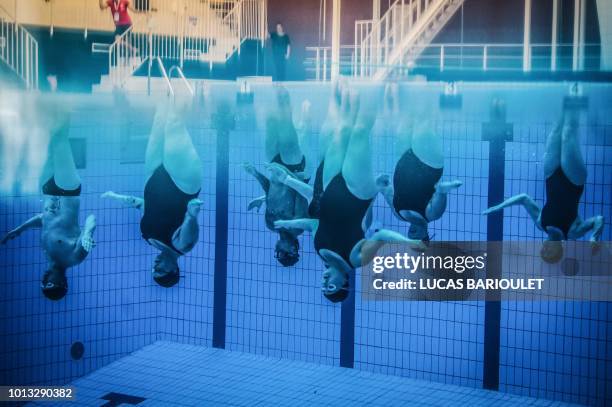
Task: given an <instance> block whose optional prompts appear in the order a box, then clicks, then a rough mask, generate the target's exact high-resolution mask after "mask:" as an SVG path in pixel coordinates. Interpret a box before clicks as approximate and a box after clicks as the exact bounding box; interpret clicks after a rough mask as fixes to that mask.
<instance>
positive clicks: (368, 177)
mask: <svg viewBox="0 0 612 407" xmlns="http://www.w3.org/2000/svg"><path fill="white" fill-rule="evenodd" d="M373 125H374V117H365V116H362V117H360V118H359V119H358V120H357V124H356V125H355V128H354V129H353V133H352V135H351V139H350V142H349V146H348V148H347V150H346V156H345V158H344V164H343V166H342V175H343V176H344V179H345V181H346V185H347V187H348V189H349V190H350V191H351V192H352V193H353V194H354V195H355V196H356V197H357V198H359V199H372V198H374V197H375V196H376V193H377V191H378V190H377V188H376V181H375V179H374V170H373V168H372V149H371V146H370V132H371V131H372V127H373Z"/></svg>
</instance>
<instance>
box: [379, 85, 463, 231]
mask: <svg viewBox="0 0 612 407" xmlns="http://www.w3.org/2000/svg"><path fill="white" fill-rule="evenodd" d="M385 102H386V103H387V104H388V105H389V106H388V109H389V110H390V112H391V115H392V117H391V122H392V123H393V125H395V124H397V129H396V131H395V132H394V133H395V134H394V136H395V137H394V139H395V141H396V148H395V151H397V152H398V153H399V154H398V156H397V157H396V158H395V160H394V161H395V162H396V163H397V164H396V166H395V172H394V174H393V182H392V183H391V180H390V177H389V176H388V175H381V176H379V177H378V179H377V180H376V185H377V187H378V188H379V190H380V192H381V193H382V195H383V196H384V197H385V200H386V201H387V203H388V204H389V207H391V209H392V210H393V214H394V215H395V216H396V217H397V218H399V219H400V220H402V221H406V222H410V229H409V231H408V237H409V238H410V239H417V240H423V241H425V242H428V241H429V239H430V238H429V232H428V223H429V222H433V221H434V220H438V219H440V218H441V217H442V215H443V214H444V212H445V211H446V203H447V195H448V193H449V192H451V191H452V190H454V189H456V188H459V187H460V186H461V185H462V184H463V183H462V182H461V181H451V182H442V181H440V179H441V178H442V173H443V172H444V155H443V153H442V140H441V138H440V136H439V135H438V134H437V133H435V132H434V131H433V130H432V129H431V127H430V126H429V124H427V123H426V122H425V123H420V124H416V125H415V124H412V123H410V122H408V121H406V120H405V119H403V118H402V117H401V109H400V100H399V92H398V88H397V86H396V85H395V86H393V85H392V86H388V87H387V88H386V91H385Z"/></svg>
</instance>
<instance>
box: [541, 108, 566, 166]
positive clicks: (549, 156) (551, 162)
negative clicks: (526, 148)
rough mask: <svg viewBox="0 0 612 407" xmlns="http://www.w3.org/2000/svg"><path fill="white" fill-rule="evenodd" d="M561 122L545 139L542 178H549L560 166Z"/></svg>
mask: <svg viewBox="0 0 612 407" xmlns="http://www.w3.org/2000/svg"><path fill="white" fill-rule="evenodd" d="M563 121H564V120H561V121H560V122H559V123H557V124H556V125H555V128H554V129H553V130H552V131H551V132H550V134H549V135H548V137H547V138H546V151H545V152H544V177H545V178H549V177H550V176H552V175H553V173H554V172H555V171H556V170H557V168H559V167H560V166H561V134H562V132H563Z"/></svg>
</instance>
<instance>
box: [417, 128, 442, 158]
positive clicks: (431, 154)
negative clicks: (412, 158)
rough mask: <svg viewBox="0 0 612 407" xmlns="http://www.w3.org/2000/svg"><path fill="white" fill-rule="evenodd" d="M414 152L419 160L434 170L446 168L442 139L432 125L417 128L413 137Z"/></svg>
mask: <svg viewBox="0 0 612 407" xmlns="http://www.w3.org/2000/svg"><path fill="white" fill-rule="evenodd" d="M412 151H413V152H414V155H416V156H417V157H418V158H419V160H421V161H422V162H423V163H425V164H427V165H429V166H430V167H432V168H443V167H444V154H443V153H442V138H441V137H440V135H439V134H437V133H436V132H435V131H434V130H433V129H432V127H431V124H430V123H427V122H425V123H422V124H419V125H417V126H415V129H414V133H413V135H412Z"/></svg>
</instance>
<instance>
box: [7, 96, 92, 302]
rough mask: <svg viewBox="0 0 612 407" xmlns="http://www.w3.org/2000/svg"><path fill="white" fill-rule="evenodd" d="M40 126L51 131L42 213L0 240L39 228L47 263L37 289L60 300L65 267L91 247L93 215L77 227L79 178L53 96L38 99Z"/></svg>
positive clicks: (66, 124)
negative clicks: (40, 105)
mask: <svg viewBox="0 0 612 407" xmlns="http://www.w3.org/2000/svg"><path fill="white" fill-rule="evenodd" d="M41 103H42V104H43V109H41V112H40V113H41V114H40V118H41V119H42V122H41V123H42V128H44V129H46V131H48V132H50V133H51V139H50V143H49V149H48V155H47V161H46V164H45V167H44V169H43V172H42V177H41V180H42V182H44V184H43V185H42V194H43V197H44V201H43V202H44V203H43V212H42V213H41V214H39V215H36V216H34V217H32V218H31V219H29V220H28V221H27V222H25V223H24V224H22V225H21V226H19V227H17V228H15V229H13V230H12V231H10V232H9V233H8V234H7V235H6V236H5V237H4V238H3V239H2V241H1V242H2V243H3V244H4V243H7V242H8V241H9V240H11V239H15V238H16V237H18V236H19V235H21V233H23V232H24V231H26V230H28V229H32V228H40V229H41V246H42V249H43V251H44V253H45V256H46V257H47V260H48V262H49V269H48V270H47V271H46V272H45V274H44V276H43V279H42V282H41V289H42V292H43V294H44V295H45V296H46V297H47V298H49V299H50V300H60V299H62V298H64V296H65V295H66V293H67V292H68V281H67V278H66V270H67V269H68V268H70V267H74V266H76V265H78V264H80V263H82V262H83V261H84V260H85V258H86V257H87V255H88V254H89V253H90V252H91V250H92V249H93V247H94V246H95V242H94V238H93V234H94V231H95V229H96V218H95V217H94V216H93V215H89V216H88V217H87V219H86V221H85V225H84V227H83V229H81V228H80V226H79V210H80V203H81V198H80V195H81V179H80V177H79V174H78V173H77V170H76V165H75V163H74V158H73V155H72V150H71V147H70V142H69V140H68V132H69V128H70V119H69V114H68V112H66V111H63V110H60V108H58V106H60V105H61V103H58V102H57V101H56V100H54V99H49V100H44V101H42V102H41Z"/></svg>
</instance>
